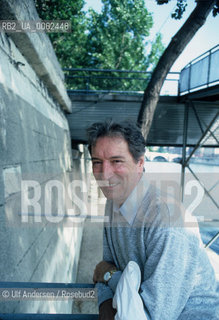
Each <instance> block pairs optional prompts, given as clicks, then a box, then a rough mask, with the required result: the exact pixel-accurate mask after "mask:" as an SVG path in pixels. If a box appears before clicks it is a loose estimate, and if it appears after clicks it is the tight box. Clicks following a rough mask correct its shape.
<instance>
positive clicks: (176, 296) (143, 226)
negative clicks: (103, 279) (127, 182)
mask: <svg viewBox="0 0 219 320" xmlns="http://www.w3.org/2000/svg"><path fill="white" fill-rule="evenodd" d="M106 216H108V217H109V223H106V224H105V228H104V246H103V260H105V261H108V262H112V263H114V264H115V265H116V267H117V269H118V270H120V271H118V272H116V273H115V274H114V275H113V277H112V278H111V280H110V281H109V283H108V285H105V284H103V283H98V284H97V285H96V287H97V288H98V299H99V304H101V303H102V302H103V301H105V300H107V299H110V298H112V297H113V294H114V292H115V289H116V286H117V283H118V281H119V278H120V276H121V272H122V271H123V270H124V269H125V267H126V265H127V264H128V262H129V261H131V260H133V261H135V262H136V263H138V265H139V267H140V270H141V276H142V283H141V287H140V295H141V297H142V300H143V303H144V307H145V314H146V317H147V319H153V320H161V319H162V320H176V319H179V320H190V319H191V320H196V319H197V320H210V319H211V320H216V319H219V285H218V284H217V282H216V279H215V274H214V270H213V268H212V266H211V264H210V262H209V259H208V257H207V254H206V252H205V249H204V247H203V244H202V241H201V238H200V234H199V229H198V225H197V224H196V222H195V221H192V220H191V217H190V216H189V214H188V213H185V211H184V210H183V208H182V206H181V205H180V204H179V203H177V202H176V201H175V200H170V198H168V201H166V199H165V200H164V199H163V196H162V195H161V193H160V192H159V191H158V190H157V189H156V188H155V187H153V186H151V185H149V183H148V182H147V180H146V179H145V177H144V176H143V177H142V178H141V180H140V181H139V183H138V185H137V186H136V188H135V189H134V190H133V192H132V193H131V195H130V196H129V198H128V199H127V200H126V201H125V203H124V204H123V205H122V206H121V207H120V208H116V206H115V205H114V204H113V202H112V201H108V202H107V205H106ZM130 320H133V319H130ZM136 320H137V319H136Z"/></svg>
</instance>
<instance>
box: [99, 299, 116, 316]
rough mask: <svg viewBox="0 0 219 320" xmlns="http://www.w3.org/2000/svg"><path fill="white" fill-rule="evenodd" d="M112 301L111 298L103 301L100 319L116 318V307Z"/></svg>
mask: <svg viewBox="0 0 219 320" xmlns="http://www.w3.org/2000/svg"><path fill="white" fill-rule="evenodd" d="M112 301H113V300H112V299H109V300H106V301H104V302H103V303H101V305H100V309H99V318H98V320H114V316H115V314H116V309H114V308H113V307H112Z"/></svg>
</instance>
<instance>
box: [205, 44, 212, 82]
mask: <svg viewBox="0 0 219 320" xmlns="http://www.w3.org/2000/svg"><path fill="white" fill-rule="evenodd" d="M210 70H211V50H209V55H208V74H207V83H206V84H207V87H209V80H210Z"/></svg>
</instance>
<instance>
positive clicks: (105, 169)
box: [101, 162, 113, 180]
mask: <svg viewBox="0 0 219 320" xmlns="http://www.w3.org/2000/svg"><path fill="white" fill-rule="evenodd" d="M112 176H113V168H112V165H111V163H110V162H103V164H102V172H101V178H102V180H109V179H110V178H111V177H112Z"/></svg>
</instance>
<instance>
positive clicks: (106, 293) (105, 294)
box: [95, 282, 113, 306]
mask: <svg viewBox="0 0 219 320" xmlns="http://www.w3.org/2000/svg"><path fill="white" fill-rule="evenodd" d="M95 288H96V289H97V296H98V305H99V306H100V305H101V303H103V302H104V301H106V300H108V299H112V298H113V291H112V290H111V289H110V287H109V286H108V285H106V284H104V283H102V282H98V283H96V285H95Z"/></svg>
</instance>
